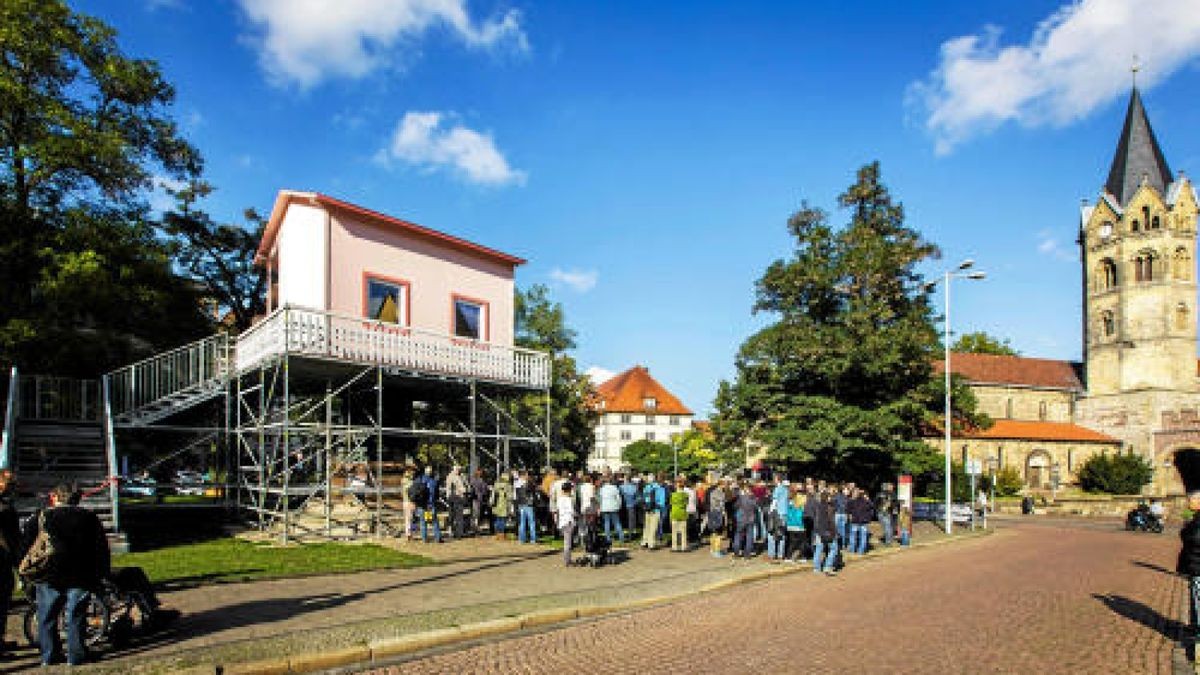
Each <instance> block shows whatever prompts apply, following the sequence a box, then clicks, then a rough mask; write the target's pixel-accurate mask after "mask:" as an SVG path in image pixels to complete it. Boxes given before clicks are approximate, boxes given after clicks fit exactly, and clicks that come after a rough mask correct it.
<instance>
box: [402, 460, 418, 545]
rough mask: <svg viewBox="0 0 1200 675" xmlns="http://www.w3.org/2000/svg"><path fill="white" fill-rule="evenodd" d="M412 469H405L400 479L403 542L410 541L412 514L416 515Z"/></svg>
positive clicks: (412, 530) (412, 527)
mask: <svg viewBox="0 0 1200 675" xmlns="http://www.w3.org/2000/svg"><path fill="white" fill-rule="evenodd" d="M414 482H415V481H414V479H413V469H412V467H411V466H410V467H405V469H404V475H403V476H401V478H400V500H401V501H400V510H401V513H402V514H403V516H402V517H403V518H404V541H412V540H413V533H414V532H415V531H416V530H415V524H414V523H413V514H414V513H416V510H417V504H416V502H414V501H413V498H412V491H413V483H414Z"/></svg>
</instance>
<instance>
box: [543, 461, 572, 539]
mask: <svg viewBox="0 0 1200 675" xmlns="http://www.w3.org/2000/svg"><path fill="white" fill-rule="evenodd" d="M566 483H567V478H566V476H558V475H556V476H555V477H554V480H552V481H550V490H549V492H547V493H546V497H547V499H548V502H547V504H548V508H549V510H550V523H551V526H552V527H554V529H556V530H557V529H561V528H560V527H559V526H558V498H559V497H561V496H562V486H563V485H565V484H566ZM545 484H546V481H545V480H543V481H542V485H545Z"/></svg>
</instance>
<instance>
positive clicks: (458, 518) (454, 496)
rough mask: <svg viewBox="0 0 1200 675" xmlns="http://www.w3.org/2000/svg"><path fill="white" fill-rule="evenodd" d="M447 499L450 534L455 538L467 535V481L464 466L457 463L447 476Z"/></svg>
mask: <svg viewBox="0 0 1200 675" xmlns="http://www.w3.org/2000/svg"><path fill="white" fill-rule="evenodd" d="M446 501H447V502H448V503H449V504H450V535H451V536H452V537H454V538H455V539H463V538H464V537H466V535H467V533H466V522H465V520H464V518H463V511H464V510H465V508H466V504H467V481H466V480H465V479H464V478H463V475H462V467H461V466H459V465H457V464H455V465H454V466H453V467H451V468H450V475H448V476H446Z"/></svg>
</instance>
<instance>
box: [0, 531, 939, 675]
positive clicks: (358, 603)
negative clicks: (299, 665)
mask: <svg viewBox="0 0 1200 675" xmlns="http://www.w3.org/2000/svg"><path fill="white" fill-rule="evenodd" d="M915 534H916V537H915V540H916V542H917V543H922V542H930V541H935V540H938V539H942V538H944V537H945V535H944V534H941V533H940V532H938V531H937V529H936V527H934V526H933V525H932V524H929V523H920V524H918V527H917V532H916V533H915ZM396 545H397V546H398V547H399V548H402V549H403V550H406V551H411V552H415V553H420V554H422V555H428V556H430V557H434V558H435V559H437V560H439V564H437V565H433V566H428V567H423V568H417V569H410V570H387V571H376V572H364V573H358V574H350V575H338V576H322V577H308V578H302V579H289V580H278V581H262V582H252V583H241V584H228V585H218V586H205V587H199V588H193V589H188V590H181V591H176V592H170V593H163V594H162V599H163V602H164V604H165V605H166V606H168V607H174V608H176V609H179V610H181V611H182V612H183V616H182V617H181V618H180V620H179V621H178V622H177V623H176V624H175V625H174V626H173V627H172V629H171V630H170V631H168V632H165V633H162V634H159V635H156V636H154V637H153V638H152V639H150V640H148V641H145V642H141V643H135V644H134V645H132V646H131V647H130V648H128V649H125V650H122V651H120V652H116V653H108V654H102V655H101V658H102V659H103V660H102V661H101V662H100V663H98V664H96V665H95V666H92V667H90V668H89V670H95V671H96V672H123V673H128V672H167V671H175V670H181V669H185V668H188V667H192V666H203V665H209V666H210V667H211V665H212V664H230V663H237V662H244V661H252V660H261V659H266V658H284V657H287V656H290V655H298V654H305V653H313V652H323V651H334V650H338V649H344V648H346V647H350V646H354V645H365V644H366V643H367V642H369V641H373V640H380V639H387V638H394V637H399V636H404V635H410V634H414V633H418V632H422V631H428V630H434V629H438V628H445V627H451V626H458V625H463V624H467V623H475V622H480V621H488V620H492V619H501V618H504V617H512V616H516V615H520V614H524V613H529V612H534V611H538V610H545V609H551V608H566V607H570V608H574V607H580V606H592V605H612V604H619V603H623V602H633V601H637V600H645V599H648V598H654V597H661V596H670V595H677V594H683V593H688V592H695V591H698V590H700V589H702V588H704V587H706V586H710V585H712V584H715V583H718V582H726V581H734V580H738V579H743V578H746V577H754V576H757V575H761V573H762V572H763V571H764V570H768V569H770V570H779V569H784V568H788V567H792V568H796V567H799V566H798V565H768V564H766V562H765V560H764V559H763V558H761V557H760V558H755V559H754V560H751V561H741V560H737V561H735V560H732V559H731V558H721V559H716V558H713V557H711V556H710V555H709V553H708V550H707V547H704V548H701V549H698V550H694V551H690V552H687V553H672V552H670V551H669V550H663V549H659V550H657V551H646V550H642V549H638V548H625V549H618V552H617V555H618V558H619V559H621V558H623V559H621V560H620V562H619V563H618V564H616V565H612V566H606V567H601V568H599V569H591V568H582V567H572V568H564V567H563V565H562V561H561V557H560V556H561V553H560V551H559V550H556V549H550V548H547V547H544V546H540V545H536V546H535V545H525V546H520V545H517V544H515V543H513V542H497V541H494V540H492V539H486V538H481V539H468V540H464V541H461V542H454V543H449V544H443V545H440V546H439V545H422V544H404V543H397V544H396ZM855 563H856V560H855V559H854V558H853V557H848V559H847V564H848V565H851V566H852V565H854V564H855ZM15 619H16V617H12V618H10V621H9V630H8V635H7V638H8V639H9V640H13V641H16V642H17V643H18V644H24V640H23V638H22V637H21V636H20V626H19V625H18V624H19V621H17V620H15ZM18 654H19V656H21V657H22V658H21V660H20V662H19V663H11V664H4V665H5V666H9V665H17V666H19V667H21V668H24V667H30V666H36V661H35V660H34V659H35V655H34V654H33V652H32V650H29V649H25V650H23V651H21V652H18ZM0 672H10V670H5V671H0Z"/></svg>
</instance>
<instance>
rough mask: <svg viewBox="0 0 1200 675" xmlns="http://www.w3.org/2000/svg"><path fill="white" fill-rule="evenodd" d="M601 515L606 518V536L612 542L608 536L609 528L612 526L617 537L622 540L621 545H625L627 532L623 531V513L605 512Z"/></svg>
mask: <svg viewBox="0 0 1200 675" xmlns="http://www.w3.org/2000/svg"><path fill="white" fill-rule="evenodd" d="M600 515H601V516H603V517H604V536H606V537H609V541H612V537H611V536H610V535H609V534H608V532H609V528H610V525H611V526H613V527H615V528H616V530H617V537H618V538H620V540H621V543H622V544H624V543H625V530H623V529H621V512H620V511H605V512H604V513H602V514H600Z"/></svg>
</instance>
